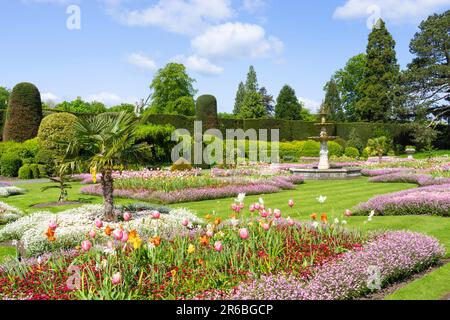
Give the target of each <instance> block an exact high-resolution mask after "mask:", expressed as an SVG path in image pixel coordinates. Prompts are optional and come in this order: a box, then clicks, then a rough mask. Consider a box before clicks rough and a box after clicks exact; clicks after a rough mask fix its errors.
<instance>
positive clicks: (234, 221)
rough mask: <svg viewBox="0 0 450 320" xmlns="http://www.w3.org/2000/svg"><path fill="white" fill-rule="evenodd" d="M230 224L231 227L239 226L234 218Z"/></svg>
mask: <svg viewBox="0 0 450 320" xmlns="http://www.w3.org/2000/svg"><path fill="white" fill-rule="evenodd" d="M230 223H231V225H232V226H233V227H237V226H238V225H239V220H238V219H236V218H233V219H231V220H230Z"/></svg>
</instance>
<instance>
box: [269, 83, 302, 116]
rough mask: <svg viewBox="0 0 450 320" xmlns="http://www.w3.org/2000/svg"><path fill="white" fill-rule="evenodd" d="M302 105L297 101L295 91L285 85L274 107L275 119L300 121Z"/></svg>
mask: <svg viewBox="0 0 450 320" xmlns="http://www.w3.org/2000/svg"><path fill="white" fill-rule="evenodd" d="M301 112H302V105H301V104H300V102H299V101H298V98H297V96H296V94H295V90H294V89H293V88H292V87H290V86H288V85H285V86H284V87H283V88H282V89H281V91H280V94H279V95H278V98H277V104H276V106H275V117H276V118H277V119H284V120H301V119H302V114H301Z"/></svg>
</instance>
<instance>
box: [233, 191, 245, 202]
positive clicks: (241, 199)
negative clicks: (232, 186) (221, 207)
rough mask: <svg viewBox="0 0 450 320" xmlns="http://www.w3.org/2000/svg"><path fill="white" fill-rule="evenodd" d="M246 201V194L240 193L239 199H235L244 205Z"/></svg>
mask: <svg viewBox="0 0 450 320" xmlns="http://www.w3.org/2000/svg"><path fill="white" fill-rule="evenodd" d="M244 200H245V193H239V194H238V196H237V199H234V202H237V203H244Z"/></svg>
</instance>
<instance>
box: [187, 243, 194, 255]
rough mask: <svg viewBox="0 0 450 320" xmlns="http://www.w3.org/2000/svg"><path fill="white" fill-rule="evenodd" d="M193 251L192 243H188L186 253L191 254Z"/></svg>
mask: <svg viewBox="0 0 450 320" xmlns="http://www.w3.org/2000/svg"><path fill="white" fill-rule="evenodd" d="M194 252H195V246H194V245H193V244H190V245H189V247H188V253H189V254H192V253H194Z"/></svg>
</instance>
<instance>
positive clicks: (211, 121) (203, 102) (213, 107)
mask: <svg viewBox="0 0 450 320" xmlns="http://www.w3.org/2000/svg"><path fill="white" fill-rule="evenodd" d="M195 111H196V119H197V121H202V122H203V128H204V129H205V130H208V129H218V128H219V120H218V117H217V100H216V98H215V97H214V96H212V95H203V96H200V97H198V99H197V108H196V110H195Z"/></svg>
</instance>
